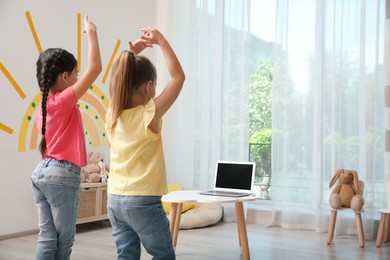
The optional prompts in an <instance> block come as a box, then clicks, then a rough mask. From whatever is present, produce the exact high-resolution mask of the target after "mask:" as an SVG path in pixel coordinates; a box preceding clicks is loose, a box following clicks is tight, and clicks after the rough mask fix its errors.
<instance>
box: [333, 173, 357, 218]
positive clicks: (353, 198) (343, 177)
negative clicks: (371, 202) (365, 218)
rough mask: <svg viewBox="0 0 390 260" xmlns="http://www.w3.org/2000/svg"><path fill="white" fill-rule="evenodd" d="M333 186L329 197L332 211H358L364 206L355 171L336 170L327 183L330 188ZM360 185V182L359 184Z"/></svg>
mask: <svg viewBox="0 0 390 260" xmlns="http://www.w3.org/2000/svg"><path fill="white" fill-rule="evenodd" d="M337 180H338V184H337V185H336V186H335V188H334V189H333V191H332V192H331V194H330V197H329V203H330V206H331V207H332V208H334V209H341V208H351V209H352V210H354V211H360V210H361V209H362V207H363V205H364V199H363V196H362V189H363V187H359V178H358V175H357V172H356V171H355V170H348V169H338V170H336V171H335V173H334V175H333V177H332V179H331V180H330V182H329V188H331V187H332V186H333V185H334V184H335V183H336V181H337ZM360 184H361V185H362V182H360Z"/></svg>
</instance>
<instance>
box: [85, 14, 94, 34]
mask: <svg viewBox="0 0 390 260" xmlns="http://www.w3.org/2000/svg"><path fill="white" fill-rule="evenodd" d="M88 31H96V25H95V24H94V23H93V22H91V21H90V20H89V19H88V15H86V16H85V17H84V30H83V32H88Z"/></svg>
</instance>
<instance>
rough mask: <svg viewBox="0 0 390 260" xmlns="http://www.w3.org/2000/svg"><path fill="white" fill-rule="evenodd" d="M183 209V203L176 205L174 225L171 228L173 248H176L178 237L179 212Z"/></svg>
mask: <svg viewBox="0 0 390 260" xmlns="http://www.w3.org/2000/svg"><path fill="white" fill-rule="evenodd" d="M182 208H183V203H177V208H176V212H175V213H176V214H175V223H174V226H173V232H172V244H173V247H176V244H177V237H178V235H179V227H180V218H181V210H182Z"/></svg>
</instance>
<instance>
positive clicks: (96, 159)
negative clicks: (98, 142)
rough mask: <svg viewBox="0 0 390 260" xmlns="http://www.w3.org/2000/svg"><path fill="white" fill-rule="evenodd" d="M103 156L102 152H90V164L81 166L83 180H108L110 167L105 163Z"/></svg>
mask: <svg viewBox="0 0 390 260" xmlns="http://www.w3.org/2000/svg"><path fill="white" fill-rule="evenodd" d="M103 158H104V154H103V153H101V152H88V164H87V165H86V166H84V167H82V168H81V182H100V181H102V180H104V181H107V178H108V170H109V168H108V166H107V164H105V163H103ZM102 167H104V169H103V170H102ZM102 172H103V173H104V174H103V175H104V176H102Z"/></svg>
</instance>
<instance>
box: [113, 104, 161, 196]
mask: <svg viewBox="0 0 390 260" xmlns="http://www.w3.org/2000/svg"><path fill="white" fill-rule="evenodd" d="M155 111H156V107H155V104H154V100H153V99H151V100H150V101H149V102H148V103H147V104H146V105H144V106H137V107H135V108H132V109H127V110H124V111H123V112H122V114H121V115H120V117H119V118H118V121H117V124H116V126H115V131H114V132H113V133H110V132H109V131H107V134H108V139H109V141H110V177H109V179H108V187H107V191H108V193H110V194H117V195H129V196H161V195H164V194H166V193H167V180H166V169H165V161H164V154H163V147H162V140H161V128H162V122H161V121H160V125H159V129H158V133H154V132H152V131H151V130H150V129H149V128H148V125H149V123H150V122H151V120H152V119H153V117H154V114H155ZM106 116H107V118H106V122H108V121H109V120H107V119H109V116H110V112H109V110H108V111H107V115H106Z"/></svg>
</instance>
